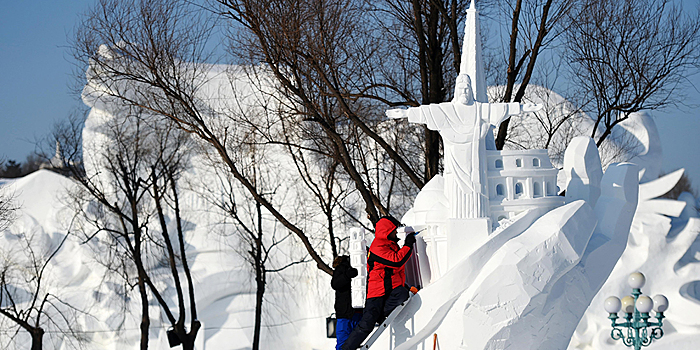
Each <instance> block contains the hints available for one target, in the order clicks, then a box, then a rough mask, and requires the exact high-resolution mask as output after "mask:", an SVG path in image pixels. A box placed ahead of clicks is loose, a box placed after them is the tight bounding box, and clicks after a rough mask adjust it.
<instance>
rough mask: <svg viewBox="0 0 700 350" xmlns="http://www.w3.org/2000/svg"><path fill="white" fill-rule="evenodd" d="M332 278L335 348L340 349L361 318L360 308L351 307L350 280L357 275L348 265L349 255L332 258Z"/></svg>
mask: <svg viewBox="0 0 700 350" xmlns="http://www.w3.org/2000/svg"><path fill="white" fill-rule="evenodd" d="M333 269H334V270H333V278H332V279H331V287H332V288H333V289H335V317H336V319H337V321H336V326H335V337H336V340H337V342H336V346H335V348H336V350H340V347H341V346H343V344H344V343H345V340H346V339H348V335H350V332H351V331H352V329H353V328H355V326H357V324H358V323H359V322H360V319H361V318H362V309H354V308H353V307H352V298H351V293H350V281H351V279H352V278H353V277H356V276H357V269H355V268H353V267H352V266H350V257H349V256H347V255H342V256H338V257H336V258H335V259H334V260H333Z"/></svg>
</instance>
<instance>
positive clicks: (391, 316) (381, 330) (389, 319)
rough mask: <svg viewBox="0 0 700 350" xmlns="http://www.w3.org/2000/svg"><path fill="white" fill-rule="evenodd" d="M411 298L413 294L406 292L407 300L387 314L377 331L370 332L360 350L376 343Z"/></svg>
mask: <svg viewBox="0 0 700 350" xmlns="http://www.w3.org/2000/svg"><path fill="white" fill-rule="evenodd" d="M411 298H413V293H411V292H408V299H406V301H404V302H403V303H401V305H399V306H397V307H396V308H395V309H394V311H392V312H391V313H390V314H389V316H387V318H386V319H385V320H384V322H382V324H380V325H379V327H378V328H377V329H375V330H374V332H372V334H371V335H370V336H369V338H368V339H367V341H366V342H365V343H364V344H363V345H361V346H360V349H362V350H365V349H369V348H370V347H371V346H372V344H374V342H375V341H377V339H379V336H380V335H382V333H384V330H385V329H387V328H389V325H390V324H391V322H393V321H394V319H395V318H396V316H397V315H398V314H399V313H401V310H403V308H404V307H405V306H406V305H407V304H408V303H409V302H410V301H411Z"/></svg>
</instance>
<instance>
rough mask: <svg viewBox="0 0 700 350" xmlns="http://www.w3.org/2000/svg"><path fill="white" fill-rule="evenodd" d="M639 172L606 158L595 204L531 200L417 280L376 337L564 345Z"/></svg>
mask: <svg viewBox="0 0 700 350" xmlns="http://www.w3.org/2000/svg"><path fill="white" fill-rule="evenodd" d="M579 156H581V157H583V156H585V157H589V158H591V159H588V160H580V161H579V163H588V164H591V162H593V161H594V160H595V159H597V154H596V153H595V152H594V153H586V152H583V153H579ZM591 169H596V167H592V168H591ZM637 174H638V169H637V166H636V165H634V164H613V165H611V166H610V167H609V168H608V171H607V172H606V173H605V175H604V176H603V178H602V180H601V185H600V188H601V196H600V198H599V200H598V202H597V204H596V205H595V207H592V206H590V205H589V204H588V203H587V202H586V201H583V200H577V201H574V202H571V203H569V204H567V205H566V206H563V207H560V208H557V209H554V210H552V211H549V212H548V213H546V214H545V215H543V216H541V214H542V213H543V211H544V210H543V208H541V207H533V208H532V209H530V210H528V211H525V212H523V213H521V214H519V215H518V216H516V217H515V218H514V220H513V222H512V223H511V224H510V225H508V226H501V227H499V228H498V229H497V230H496V231H495V232H494V233H493V234H492V235H491V236H490V237H489V240H488V241H487V242H486V243H485V244H483V245H481V246H479V247H478V248H477V249H476V250H475V251H474V252H473V253H471V254H469V255H468V256H467V257H466V258H465V259H463V260H461V261H460V262H458V263H456V264H455V265H454V267H452V268H451V269H450V270H449V271H447V272H446V273H445V274H444V275H443V276H442V277H441V278H440V279H438V280H435V282H433V283H432V284H431V285H429V286H427V287H426V288H425V289H423V290H421V291H420V292H419V293H418V294H417V295H416V297H414V298H413V299H412V300H411V301H410V302H409V304H408V305H407V306H406V308H405V309H404V310H402V313H401V314H399V315H398V317H397V318H396V319H395V320H394V322H393V324H392V327H393V329H392V332H385V333H389V334H387V335H382V337H380V339H379V340H378V341H377V342H376V343H375V345H374V347H377V348H378V349H382V348H387V349H397V350H399V349H401V350H403V349H411V348H416V347H417V348H422V347H421V346H420V344H423V346H424V347H426V348H427V347H429V344H428V343H429V342H431V341H432V335H433V334H435V333H437V334H438V335H439V336H440V335H442V337H439V338H440V346H441V347H444V348H450V349H454V348H467V349H507V348H527V349H552V350H554V349H563V348H565V347H566V345H567V344H568V342H569V340H570V337H571V334H572V333H573V332H574V328H575V327H576V324H577V322H578V320H579V319H580V317H581V316H582V315H583V312H584V311H585V309H586V307H587V305H588V302H589V301H590V300H591V299H592V298H593V297H594V296H595V295H596V293H597V291H598V289H599V288H600V286H601V285H602V284H603V282H604V281H605V280H606V278H607V276H608V274H609V272H610V270H612V268H613V266H614V265H615V263H616V262H617V260H618V258H619V257H620V255H621V254H622V251H623V250H624V247H625V244H626V241H627V232H628V230H629V227H630V225H631V222H632V216H633V215H634V212H635V208H636V204H637V198H638V186H637V183H638V181H637V176H638V175H637ZM581 176H582V177H586V178H590V177H591V175H589V174H585V173H583V174H581ZM540 216H541V217H540ZM391 344H397V345H396V346H393V345H391Z"/></svg>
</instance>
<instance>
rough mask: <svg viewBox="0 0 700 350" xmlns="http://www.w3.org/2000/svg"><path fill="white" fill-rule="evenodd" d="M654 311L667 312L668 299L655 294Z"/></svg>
mask: <svg viewBox="0 0 700 350" xmlns="http://www.w3.org/2000/svg"><path fill="white" fill-rule="evenodd" d="M653 300H654V311H656V312H664V311H666V310H668V299H666V297H665V296H664V295H663V294H657V295H655V296H654V299H653Z"/></svg>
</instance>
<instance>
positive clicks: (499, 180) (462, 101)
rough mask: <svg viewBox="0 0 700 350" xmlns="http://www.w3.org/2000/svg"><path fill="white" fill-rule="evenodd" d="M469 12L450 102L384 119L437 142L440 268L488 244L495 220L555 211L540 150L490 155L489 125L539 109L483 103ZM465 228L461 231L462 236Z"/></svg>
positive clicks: (552, 176)
mask: <svg viewBox="0 0 700 350" xmlns="http://www.w3.org/2000/svg"><path fill="white" fill-rule="evenodd" d="M473 5H474V4H473V2H472V7H471V8H470V9H469V11H468V15H467V19H466V23H465V35H464V45H463V52H464V54H463V55H462V62H461V66H460V69H461V70H460V74H459V76H458V77H457V80H456V82H455V93H454V98H453V100H452V101H451V102H444V103H438V104H431V105H423V106H418V107H412V108H408V109H392V110H389V111H387V113H386V114H387V116H388V117H390V118H395V119H398V118H407V119H408V121H409V122H412V123H419V124H425V125H427V127H428V129H431V130H437V131H439V132H440V136H441V137H442V140H443V144H444V149H445V158H444V159H445V171H444V174H443V178H444V187H443V192H444V195H445V198H446V199H447V208H446V209H447V210H446V212H447V219H446V223H445V224H443V225H442V226H443V229H442V230H441V231H442V232H441V233H442V234H444V235H445V237H446V241H447V247H448V248H447V249H448V252H447V253H448V254H447V268H450V267H451V266H452V265H453V264H454V263H457V262H458V261H460V260H461V259H463V258H464V257H465V256H466V255H467V254H468V253H470V252H472V251H473V250H474V249H475V248H476V247H478V246H479V245H480V244H482V243H484V242H485V241H486V240H488V239H489V235H490V234H491V232H492V231H493V229H494V228H495V227H498V226H499V225H500V224H499V222H500V221H501V220H503V219H506V220H508V219H512V218H513V217H514V216H516V215H517V214H519V213H520V212H523V211H524V210H526V209H527V208H531V207H533V206H541V207H545V208H546V209H547V210H551V209H553V208H556V207H557V206H559V205H561V204H563V200H561V198H559V197H558V196H556V192H557V191H556V170H555V169H553V168H552V165H551V162H550V161H549V158H548V157H547V153H546V151H545V150H525V151H503V152H502V151H497V150H496V146H495V142H494V139H493V128H494V126H495V125H499V124H500V123H501V122H502V121H503V120H505V119H507V118H509V117H510V116H512V115H518V114H520V113H524V112H533V111H537V110H539V109H540V108H542V106H541V105H535V104H524V105H523V104H520V103H488V100H487V97H486V84H485V82H484V79H483V77H484V68H483V60H482V58H481V40H480V36H481V35H480V32H479V21H478V13H477V11H476V9H475V8H474V6H473ZM414 224H415V225H417V226H421V225H427V223H426V222H414ZM465 228H468V229H469V231H468V232H465ZM433 231H434V230H433ZM432 233H435V232H432ZM430 235H431V236H435V235H434V234H430ZM426 243H427V242H426ZM427 248H428V251H430V250H431V249H432V250H434V249H433V248H432V247H430V246H428V247H427ZM438 276H439V274H437V275H432V277H438ZM433 279H434V278H433Z"/></svg>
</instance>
